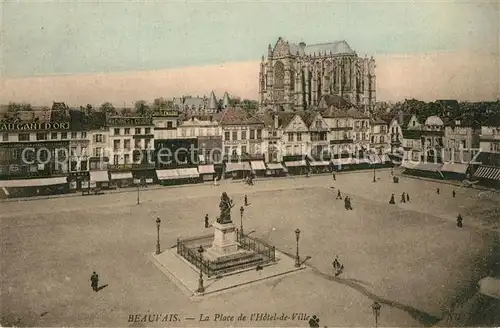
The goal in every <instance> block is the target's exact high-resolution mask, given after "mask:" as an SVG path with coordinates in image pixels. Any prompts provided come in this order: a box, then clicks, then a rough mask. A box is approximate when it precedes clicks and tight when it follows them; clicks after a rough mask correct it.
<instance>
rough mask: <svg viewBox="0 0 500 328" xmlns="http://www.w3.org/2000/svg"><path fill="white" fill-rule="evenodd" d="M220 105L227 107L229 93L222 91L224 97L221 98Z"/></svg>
mask: <svg viewBox="0 0 500 328" xmlns="http://www.w3.org/2000/svg"><path fill="white" fill-rule="evenodd" d="M222 106H223V107H225V108H227V107H229V94H228V93H227V91H226V92H224V98H223V99H222Z"/></svg>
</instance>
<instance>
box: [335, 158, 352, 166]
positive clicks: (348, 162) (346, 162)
mask: <svg viewBox="0 0 500 328" xmlns="http://www.w3.org/2000/svg"><path fill="white" fill-rule="evenodd" d="M332 163H333V165H351V164H356V163H357V162H356V160H355V159H354V158H336V159H332Z"/></svg>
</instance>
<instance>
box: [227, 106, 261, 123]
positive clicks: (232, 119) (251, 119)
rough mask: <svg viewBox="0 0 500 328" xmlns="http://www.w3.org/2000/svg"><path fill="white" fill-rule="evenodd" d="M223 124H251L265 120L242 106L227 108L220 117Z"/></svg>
mask: <svg viewBox="0 0 500 328" xmlns="http://www.w3.org/2000/svg"><path fill="white" fill-rule="evenodd" d="M220 124H221V125H250V124H264V122H263V121H262V120H261V119H259V118H257V117H256V116H254V115H251V114H250V113H248V112H247V111H245V110H243V109H241V108H234V107H230V108H226V109H225V110H224V111H223V112H222V117H221V119H220Z"/></svg>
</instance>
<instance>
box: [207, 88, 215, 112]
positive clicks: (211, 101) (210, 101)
mask: <svg viewBox="0 0 500 328" xmlns="http://www.w3.org/2000/svg"><path fill="white" fill-rule="evenodd" d="M207 108H208V109H217V98H215V93H214V92H213V91H212V93H210V98H209V99H208V106H207Z"/></svg>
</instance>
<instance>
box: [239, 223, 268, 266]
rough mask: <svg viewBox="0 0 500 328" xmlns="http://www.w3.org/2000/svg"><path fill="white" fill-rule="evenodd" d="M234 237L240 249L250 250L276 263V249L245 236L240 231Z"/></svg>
mask: <svg viewBox="0 0 500 328" xmlns="http://www.w3.org/2000/svg"><path fill="white" fill-rule="evenodd" d="M236 236H237V241H238V243H239V244H240V246H241V248H244V249H246V250H251V251H253V252H254V253H256V254H260V255H262V256H265V257H267V258H268V259H269V260H270V261H272V262H275V261H276V247H274V246H271V245H269V244H266V243H265V242H263V241H261V240H258V239H257V238H253V237H250V236H245V235H244V234H242V233H241V231H238V232H237V234H236Z"/></svg>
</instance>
